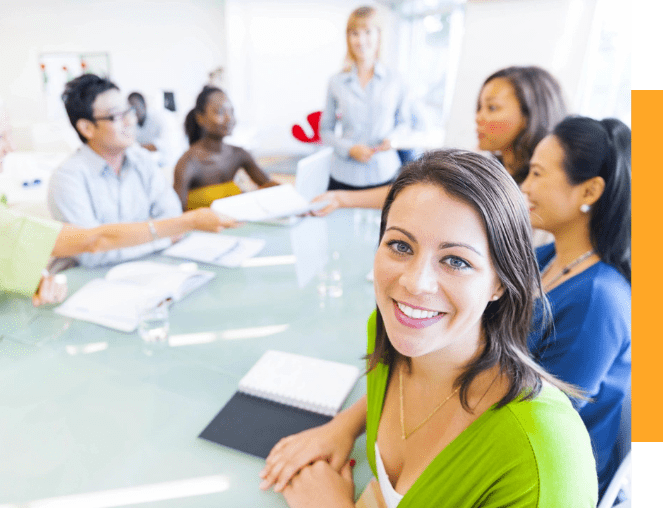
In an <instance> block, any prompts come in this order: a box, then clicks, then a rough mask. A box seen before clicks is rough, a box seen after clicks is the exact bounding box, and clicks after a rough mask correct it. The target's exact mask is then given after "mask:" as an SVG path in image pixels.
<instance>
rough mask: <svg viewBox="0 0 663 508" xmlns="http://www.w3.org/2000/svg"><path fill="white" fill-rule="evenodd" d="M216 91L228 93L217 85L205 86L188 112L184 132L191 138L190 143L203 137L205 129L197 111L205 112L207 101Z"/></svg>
mask: <svg viewBox="0 0 663 508" xmlns="http://www.w3.org/2000/svg"><path fill="white" fill-rule="evenodd" d="M216 92H221V93H222V94H223V95H225V94H226V93H225V92H224V91H223V90H221V89H220V88H217V87H215V86H205V87H203V90H202V92H200V93H199V94H198V97H197V98H196V106H195V107H194V108H193V109H192V110H191V111H189V112H188V113H187V115H186V118H185V119H184V132H185V133H186V135H187V137H188V138H189V145H193V144H194V143H195V142H196V141H198V140H199V139H201V138H202V137H203V130H202V129H201V128H200V125H198V122H197V121H196V113H200V114H201V115H202V114H203V113H204V112H205V107H207V101H208V100H209V98H210V95H212V94H213V93H216Z"/></svg>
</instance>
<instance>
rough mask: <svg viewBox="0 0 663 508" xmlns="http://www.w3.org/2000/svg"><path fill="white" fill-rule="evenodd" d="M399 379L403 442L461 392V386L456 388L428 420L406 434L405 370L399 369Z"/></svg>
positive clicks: (433, 411)
mask: <svg viewBox="0 0 663 508" xmlns="http://www.w3.org/2000/svg"><path fill="white" fill-rule="evenodd" d="M398 378H399V382H400V395H401V397H400V398H401V438H402V439H403V441H405V440H406V439H407V438H408V437H410V436H411V435H412V434H414V433H415V432H416V431H418V430H419V429H420V428H421V427H422V426H423V425H424V423H426V422H427V421H428V420H430V419H431V418H432V417H433V415H434V414H435V413H437V412H438V411H439V409H440V408H441V407H442V406H444V404H446V403H447V401H448V400H449V399H450V398H451V397H453V396H454V395H456V393H457V392H458V390H460V386H459V387H458V388H456V389H455V390H454V391H453V392H451V394H450V395H449V396H448V397H447V398H446V399H444V400H443V401H442V402H440V403H439V404H438V405H437V406H436V407H435V409H433V410H432V411H431V413H430V414H429V415H428V416H427V417H426V418H424V420H423V421H422V422H421V423H420V424H419V425H417V426H416V427H415V428H414V429H412V430H411V431H410V432H409V433H406V432H405V411H404V410H403V368H402V367H401V368H400V369H398Z"/></svg>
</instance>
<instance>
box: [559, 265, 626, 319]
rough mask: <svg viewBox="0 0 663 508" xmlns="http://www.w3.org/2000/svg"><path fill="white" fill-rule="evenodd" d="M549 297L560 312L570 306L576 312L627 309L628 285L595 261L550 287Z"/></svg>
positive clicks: (612, 271) (614, 270) (609, 268)
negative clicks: (562, 281)
mask: <svg viewBox="0 0 663 508" xmlns="http://www.w3.org/2000/svg"><path fill="white" fill-rule="evenodd" d="M549 296H550V298H551V300H552V301H553V303H554V304H555V305H556V306H557V307H558V308H559V309H561V308H562V307H564V306H567V305H571V306H573V307H574V308H575V309H576V310H577V311H583V312H590V311H592V310H597V311H598V312H604V311H605V310H606V309H611V310H612V311H618V312H621V311H620V309H622V310H625V309H630V302H631V285H630V284H629V283H628V281H627V280H626V279H625V278H624V276H623V275H622V274H621V273H619V271H618V270H617V269H616V268H614V267H613V266H610V265H608V264H607V263H604V262H603V261H599V262H598V263H595V264H593V265H592V266H590V267H589V268H587V269H586V270H584V271H582V272H580V273H579V274H578V275H576V276H574V277H571V278H570V279H569V280H567V281H566V282H564V283H563V284H560V285H559V286H557V287H556V288H554V289H553V290H552V291H551V292H550V293H549Z"/></svg>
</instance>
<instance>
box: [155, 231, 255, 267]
mask: <svg viewBox="0 0 663 508" xmlns="http://www.w3.org/2000/svg"><path fill="white" fill-rule="evenodd" d="M264 246H265V240H262V239H260V238H242V237H239V236H230V235H219V234H216V233H203V232H199V231H195V232H193V233H191V234H190V235H189V236H187V237H186V238H185V239H184V240H182V241H180V242H177V243H176V244H175V245H173V246H172V247H169V248H168V249H166V250H165V251H164V252H163V254H165V255H166V256H171V257H175V258H183V259H191V260H193V261H199V262H202V263H210V264H213V265H219V266H227V267H237V266H240V265H241V264H242V262H243V261H244V260H245V259H248V258H251V257H253V256H255V255H256V254H258V252H260V251H261V250H262V248H263V247H264Z"/></svg>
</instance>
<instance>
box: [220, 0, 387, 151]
mask: <svg viewBox="0 0 663 508" xmlns="http://www.w3.org/2000/svg"><path fill="white" fill-rule="evenodd" d="M365 3H368V4H370V3H371V2H361V0H279V1H274V0H226V22H227V29H226V30H227V34H228V81H227V89H228V92H229V95H230V98H231V100H232V102H233V105H234V106H235V111H236V115H237V120H238V123H237V130H238V131H241V130H242V129H245V128H249V129H252V134H253V138H254V139H253V141H252V144H254V145H255V147H256V149H257V150H258V151H260V152H275V153H288V152H295V153H296V152H302V151H304V152H306V151H307V150H309V149H310V148H311V147H309V146H307V145H305V144H303V143H301V142H299V141H297V140H295V139H294V138H293V137H292V133H291V129H292V126H293V125H294V124H296V123H297V124H300V125H302V126H303V127H306V126H307V125H308V124H307V123H306V115H307V114H309V113H311V112H313V111H320V110H321V109H322V108H323V107H324V102H325V95H326V91H327V84H328V82H329V78H330V77H331V76H332V74H334V73H336V72H339V71H340V69H341V66H342V63H343V58H344V56H345V52H346V43H345V27H346V23H347V19H348V16H349V14H350V13H351V12H352V11H353V10H354V9H355V8H357V7H359V6H360V5H362V4H365ZM380 10H381V11H382V14H383V21H384V23H385V24H386V25H389V24H390V22H391V21H392V20H391V18H390V16H389V13H388V12H387V11H384V10H383V9H380ZM390 32H391V30H389V29H386V30H385V33H386V34H389V33H390ZM382 42H383V49H387V50H386V52H387V53H388V48H389V46H390V43H391V40H390V39H389V36H388V35H386V37H385V39H384V40H383V41H382ZM384 53H385V51H383V56H384Z"/></svg>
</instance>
